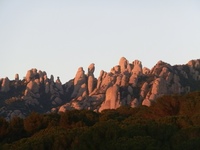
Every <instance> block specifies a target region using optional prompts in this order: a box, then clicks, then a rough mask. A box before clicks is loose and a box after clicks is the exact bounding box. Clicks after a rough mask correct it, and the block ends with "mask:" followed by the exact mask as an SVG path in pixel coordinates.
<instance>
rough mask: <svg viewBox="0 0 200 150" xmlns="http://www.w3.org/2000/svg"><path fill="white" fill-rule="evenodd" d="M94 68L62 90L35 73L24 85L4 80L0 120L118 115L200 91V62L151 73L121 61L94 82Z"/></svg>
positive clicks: (162, 65) (30, 72)
mask: <svg viewBox="0 0 200 150" xmlns="http://www.w3.org/2000/svg"><path fill="white" fill-rule="evenodd" d="M94 71H95V64H93V63H92V64H90V65H89V67H88V70H87V73H85V71H84V70H83V68H82V67H80V68H78V71H77V73H76V76H75V77H74V79H71V80H69V81H68V82H66V83H64V84H62V83H61V82H60V79H59V77H57V79H56V81H55V80H54V76H53V75H51V76H50V77H48V75H47V73H46V72H45V71H40V70H37V69H35V68H34V69H31V70H28V71H27V74H26V76H25V78H24V79H23V80H20V79H19V75H18V74H16V75H15V80H11V81H10V80H9V79H8V78H7V77H6V78H2V79H0V116H2V117H5V118H6V119H7V120H10V119H12V118H13V117H15V116H18V117H20V118H25V117H26V116H28V115H29V114H30V113H31V112H33V111H34V112H38V113H45V114H46V113H50V112H65V111H67V110H74V109H77V110H93V111H95V112H101V111H103V110H105V109H117V108H119V107H121V106H130V107H131V108H135V107H138V106H141V105H143V106H151V105H152V104H154V103H155V102H156V99H157V98H159V97H161V96H163V95H172V94H185V93H189V92H192V91H199V90H200V59H198V60H191V61H189V62H188V63H187V64H184V65H174V66H171V65H170V64H168V63H166V62H163V61H159V62H158V63H157V64H156V65H155V66H154V67H153V68H152V69H148V68H146V67H143V66H142V63H141V62H140V61H139V60H134V61H133V62H131V63H130V62H129V61H128V60H127V59H126V58H124V57H122V58H121V59H120V61H119V64H118V65H116V66H114V67H113V68H111V70H110V72H105V71H103V70H102V71H101V72H100V75H99V77H98V78H96V77H95V76H94Z"/></svg>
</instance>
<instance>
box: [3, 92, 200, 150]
mask: <svg viewBox="0 0 200 150" xmlns="http://www.w3.org/2000/svg"><path fill="white" fill-rule="evenodd" d="M199 107H200V92H192V93H188V94H184V95H182V96H180V95H173V96H161V97H160V98H158V99H156V103H154V104H152V106H150V107H147V106H138V107H136V108H131V107H130V106H129V107H128V106H121V107H119V108H117V109H116V110H114V109H110V110H103V111H102V112H101V113H97V112H94V111H91V110H71V111H68V110H67V111H66V112H61V113H51V114H38V113H31V114H30V115H29V116H28V117H26V118H25V119H21V118H17V117H13V118H12V119H11V120H10V121H9V122H7V121H6V120H5V119H4V118H0V149H2V150H4V149H5V150H7V149H15V150H29V149H40V150H46V149H49V150H51V149H52V150H57V149H61V150H62V149H69V150H79V149H80V150H88V149H90V150H112V149H113V150H121V149H124V150H129V149H150V150H151V149H156V150H159V149H165V150H178V149H184V150H191V149H192V150H198V149H199V147H200V109H199Z"/></svg>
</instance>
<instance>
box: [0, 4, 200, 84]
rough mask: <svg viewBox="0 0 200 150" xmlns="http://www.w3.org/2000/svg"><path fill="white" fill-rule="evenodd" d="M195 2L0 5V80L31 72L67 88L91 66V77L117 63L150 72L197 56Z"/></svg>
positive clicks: (199, 31) (199, 15)
mask: <svg viewBox="0 0 200 150" xmlns="http://www.w3.org/2000/svg"><path fill="white" fill-rule="evenodd" d="M199 8H200V1H198V0H190V1H188V0H182V1H180V0H173V1H172V0H164V1H159V0H153V1H149V0H141V1H137V0H124V1H116V0H109V1H107V0H101V1H94V0H87V1H82V0H76V1H69V0H67V1H64V0H61V1H59V2H58V1H52V0H43V1H40V0H34V1H25V0H17V1H16V0H9V1H7V0H1V1H0V22H1V23H0V33H1V34H0V41H1V44H0V54H1V63H0V70H1V71H0V78H3V77H6V76H8V77H9V78H10V79H13V78H14V76H13V75H14V74H15V73H19V75H20V79H23V77H24V76H25V74H26V71H27V70H29V69H30V68H38V69H40V70H45V71H46V72H47V73H48V74H53V75H54V76H60V80H61V81H62V82H67V81H68V80H69V79H71V78H73V77H74V76H75V74H76V69H77V68H78V67H79V66H82V67H83V69H84V70H87V67H88V65H89V64H90V63H95V64H96V66H95V69H96V71H95V76H99V72H100V70H101V69H103V70H105V71H107V72H108V71H110V68H111V67H112V66H114V65H115V64H117V63H118V60H119V59H120V57H122V56H124V57H126V58H127V59H128V60H132V59H133V58H134V59H138V60H140V61H142V63H143V66H146V67H148V68H150V69H151V68H152V67H153V66H154V64H156V63H157V62H158V61H159V60H162V61H164V62H168V63H170V64H171V65H176V64H185V63H187V61H188V60H190V59H198V58H199V56H200V44H199V41H200V28H199V27H200V9H199Z"/></svg>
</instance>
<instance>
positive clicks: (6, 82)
mask: <svg viewBox="0 0 200 150" xmlns="http://www.w3.org/2000/svg"><path fill="white" fill-rule="evenodd" d="M9 90H10V80H9V79H8V77H6V78H4V79H2V84H1V92H8V91H9Z"/></svg>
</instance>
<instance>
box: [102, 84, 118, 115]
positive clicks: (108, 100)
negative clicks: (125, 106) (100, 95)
mask: <svg viewBox="0 0 200 150" xmlns="http://www.w3.org/2000/svg"><path fill="white" fill-rule="evenodd" d="M119 107H120V95H119V86H118V85H113V86H111V87H109V88H108V89H107V90H106V97H105V101H104V102H103V103H102V104H101V106H100V108H99V111H100V112H101V111H102V110H104V109H116V108H119Z"/></svg>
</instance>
